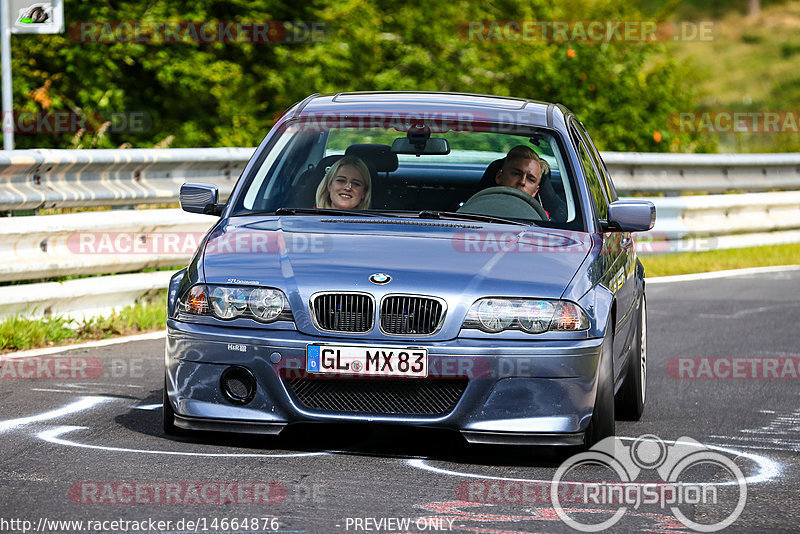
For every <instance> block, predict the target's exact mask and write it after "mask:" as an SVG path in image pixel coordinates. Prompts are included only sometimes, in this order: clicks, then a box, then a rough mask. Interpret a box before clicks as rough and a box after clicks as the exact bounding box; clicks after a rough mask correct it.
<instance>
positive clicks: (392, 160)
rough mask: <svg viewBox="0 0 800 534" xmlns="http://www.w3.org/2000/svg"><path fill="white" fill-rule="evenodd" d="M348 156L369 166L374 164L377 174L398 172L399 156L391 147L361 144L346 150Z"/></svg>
mask: <svg viewBox="0 0 800 534" xmlns="http://www.w3.org/2000/svg"><path fill="white" fill-rule="evenodd" d="M344 153H345V155H346V156H356V157H358V158H361V159H363V160H364V161H365V162H366V163H367V164H372V167H373V168H374V169H375V171H376V172H394V171H396V170H397V154H395V153H394V152H392V147H390V146H389V145H379V144H372V143H360V144H356V145H350V146H349V147H347V150H345V152H344Z"/></svg>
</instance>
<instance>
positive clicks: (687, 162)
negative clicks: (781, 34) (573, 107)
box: [0, 148, 800, 211]
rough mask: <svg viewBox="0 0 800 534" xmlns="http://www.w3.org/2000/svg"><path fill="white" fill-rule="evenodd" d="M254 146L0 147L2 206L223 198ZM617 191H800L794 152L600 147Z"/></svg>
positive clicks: (5, 208) (799, 162) (6, 208)
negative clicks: (211, 189) (184, 195)
mask: <svg viewBox="0 0 800 534" xmlns="http://www.w3.org/2000/svg"><path fill="white" fill-rule="evenodd" d="M253 151H254V149H253V148H177V149H114V150H14V151H9V152H0V169H2V170H1V171H0V211H12V210H26V209H38V208H52V207H76V206H84V207H85V206H119V205H131V204H154V203H172V202H177V198H178V190H179V189H180V186H181V184H182V183H184V182H190V181H197V182H209V183H214V184H217V185H218V186H219V187H220V195H221V197H222V198H226V197H227V196H228V195H229V194H230V191H231V188H232V187H233V185H234V183H235V182H236V179H237V178H238V177H239V175H240V174H241V171H242V169H244V166H245V164H246V163H247V160H248V159H249V158H250V156H251V155H252V154H253ZM603 159H604V160H605V162H606V164H607V165H608V168H609V171H610V172H611V174H612V176H613V178H614V183H615V185H616V186H617V189H618V190H619V192H620V194H624V195H630V194H634V193H644V194H651V195H652V194H667V195H678V194H681V193H684V192H705V193H721V192H726V191H750V192H755V191H769V190H800V154H795V153H792V154H642V153H635V152H604V153H603Z"/></svg>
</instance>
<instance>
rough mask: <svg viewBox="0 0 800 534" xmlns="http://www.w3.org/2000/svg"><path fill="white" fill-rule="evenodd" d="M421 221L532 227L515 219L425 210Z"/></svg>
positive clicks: (422, 212)
mask: <svg viewBox="0 0 800 534" xmlns="http://www.w3.org/2000/svg"><path fill="white" fill-rule="evenodd" d="M419 218H420V219H456V220H459V219H460V220H462V221H481V222H492V223H500V224H516V225H520V226H530V225H531V224H530V223H527V222H522V221H517V220H514V219H504V218H502V217H494V216H492V215H478V214H477V213H460V212H455V211H433V210H423V211H421V212H419Z"/></svg>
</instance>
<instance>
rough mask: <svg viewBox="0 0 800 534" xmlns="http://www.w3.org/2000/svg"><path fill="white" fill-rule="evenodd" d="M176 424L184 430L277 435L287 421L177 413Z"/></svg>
mask: <svg viewBox="0 0 800 534" xmlns="http://www.w3.org/2000/svg"><path fill="white" fill-rule="evenodd" d="M175 426H177V427H178V428H182V429H184V430H198V431H203V432H206V431H208V432H236V433H241V434H267V435H273V436H277V435H278V434H280V433H281V432H282V431H283V429H284V428H286V423H265V422H264V421H247V420H236V419H213V418H208V417H186V416H183V415H178V414H175Z"/></svg>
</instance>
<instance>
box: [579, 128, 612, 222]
mask: <svg viewBox="0 0 800 534" xmlns="http://www.w3.org/2000/svg"><path fill="white" fill-rule="evenodd" d="M572 130H573V131H572V137H573V139H574V141H575V144H576V146H577V148H578V155H579V156H580V158H581V163H582V164H583V172H584V173H585V174H586V183H587V184H588V185H589V191H590V192H591V193H592V198H594V207H595V213H597V217H598V218H599V219H607V218H608V199H607V198H606V192H605V191H604V188H603V186H602V185H601V183H600V182H601V181H600V177H599V176H598V174H597V170H596V169H595V167H594V162H593V161H592V157H591V156H590V155H589V150H588V149H587V148H586V145H585V144H584V142H583V140H581V138H580V136H579V135H576V132H575V127H573V128H572Z"/></svg>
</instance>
